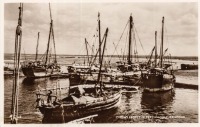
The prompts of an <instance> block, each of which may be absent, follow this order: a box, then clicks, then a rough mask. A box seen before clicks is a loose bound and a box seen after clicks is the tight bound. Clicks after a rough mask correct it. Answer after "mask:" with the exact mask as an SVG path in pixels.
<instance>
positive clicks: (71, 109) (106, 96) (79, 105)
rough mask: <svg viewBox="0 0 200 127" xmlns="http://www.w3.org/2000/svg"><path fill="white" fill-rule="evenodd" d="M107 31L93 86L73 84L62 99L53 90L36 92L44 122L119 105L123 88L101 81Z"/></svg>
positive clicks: (61, 121) (64, 119)
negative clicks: (53, 93)
mask: <svg viewBox="0 0 200 127" xmlns="http://www.w3.org/2000/svg"><path fill="white" fill-rule="evenodd" d="M107 33H108V28H107V29H106V32H105V38H104V39H103V40H105V42H104V47H103V52H102V55H101V63H100V68H99V73H98V79H97V82H96V83H95V84H93V86H92V85H89V86H88V85H84V84H83V85H79V86H72V87H70V88H69V92H68V93H69V95H68V96H66V97H64V98H62V99H60V100H59V99H57V96H54V95H52V91H49V93H48V94H43V93H41V92H38V93H37V94H36V95H37V108H39V110H40V112H41V113H42V114H43V116H44V117H43V123H64V122H69V121H72V120H74V119H79V118H83V117H87V116H89V115H94V114H97V113H99V112H101V111H105V110H109V109H112V108H117V107H118V105H119V104H120V99H121V89H118V88H115V89H114V88H112V87H110V88H108V87H106V86H105V84H104V83H103V82H102V81H101V68H102V61H103V55H104V50H105V45H106V36H107ZM102 42H103V41H102ZM42 96H47V101H44V100H43V98H42Z"/></svg>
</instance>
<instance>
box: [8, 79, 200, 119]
mask: <svg viewBox="0 0 200 127" xmlns="http://www.w3.org/2000/svg"><path fill="white" fill-rule="evenodd" d="M4 81H5V83H4V85H5V87H4V88H5V89H4V95H5V100H4V101H5V102H4V122H5V123H9V122H10V118H9V116H10V109H11V91H12V83H13V78H12V77H5V78H4ZM56 84H60V87H68V86H69V80H68V79H59V80H51V79H49V78H47V79H36V80H34V81H27V80H26V79H25V78H24V77H21V78H20V86H19V91H20V95H19V115H20V116H21V118H20V119H19V123H41V121H42V114H41V113H40V112H39V111H38V110H37V109H36V108H35V106H36V95H35V93H34V91H35V90H37V89H38V88H52V87H55V86H56ZM65 93H67V89H66V90H63V91H62V93H61V94H62V96H64V95H66V94H65ZM105 116H107V117H105ZM95 122H96V123H148V122H159V123H161V122H167V123H168V122H171V123H176V122H181V123H186V122H187V123H188V122H192V123H193V122H194V123H196V122H198V91H197V90H193V89H182V88H181V89H180V88H175V89H174V91H169V92H165V93H156V94H155V93H154V94H144V93H142V92H137V93H123V95H122V98H121V104H120V106H119V107H118V108H117V109H114V110H110V111H107V112H103V113H101V114H99V115H98V117H96V118H95Z"/></svg>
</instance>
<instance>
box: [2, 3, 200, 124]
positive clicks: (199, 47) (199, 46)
mask: <svg viewBox="0 0 200 127" xmlns="http://www.w3.org/2000/svg"><path fill="white" fill-rule="evenodd" d="M19 2H23V3H48V2H51V3H83V2H84V3H91V2H92V3H110V2H112V3H113V2H114V3H117V2H198V0H42V1H41V0H0V25H1V27H0V47H1V49H0V66H1V67H0V74H1V76H0V127H2V126H5V127H7V126H12V125H11V124H4V87H5V86H4V82H3V63H4V62H3V61H4V3H19ZM199 5H200V4H199V2H198V21H199ZM199 35H200V33H199V22H198V40H199ZM198 42H199V41H198ZM198 49H200V45H199V44H198ZM198 54H200V51H199V50H198ZM198 62H199V61H198ZM199 65H200V62H199ZM199 72H200V70H199ZM199 72H198V73H199ZM199 74H200V73H199ZM198 78H199V77H198ZM198 81H200V79H198ZM198 83H199V82H198ZM199 100H200V99H199V91H198V102H200V101H199ZM198 107H199V108H198V115H199V110H200V105H199V103H198ZM198 118H199V120H198V121H199V122H200V117H199V116H198ZM26 125H27V124H18V125H15V126H17V127H19V126H26ZM28 125H29V126H34V127H41V125H42V126H48V127H49V126H51V127H56V126H58V124H28ZM59 126H60V127H66V126H74V127H75V126H81V127H82V126H90V127H97V126H99V127H100V126H110V127H111V126H116V127H121V126H137V127H149V126H151V127H160V126H162V127H168V126H180V127H198V126H200V124H199V123H164V124H163V123H156V124H154V123H132V124H120V123H117V124H86V125H85V124H84V125H83V124H59Z"/></svg>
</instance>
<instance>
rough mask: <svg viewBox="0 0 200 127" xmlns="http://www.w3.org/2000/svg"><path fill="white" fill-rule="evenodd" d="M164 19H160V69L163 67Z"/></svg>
mask: <svg viewBox="0 0 200 127" xmlns="http://www.w3.org/2000/svg"><path fill="white" fill-rule="evenodd" d="M164 19H165V18H164V17H163V18H162V35H161V45H160V68H162V66H163V40H164Z"/></svg>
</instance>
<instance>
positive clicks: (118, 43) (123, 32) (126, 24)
mask: <svg viewBox="0 0 200 127" xmlns="http://www.w3.org/2000/svg"><path fill="white" fill-rule="evenodd" d="M128 23H129V20H128V21H127V23H126V25H125V27H124V30H123V32H122V34H121V36H120V38H119V41H118V42H117V45H116V47H118V45H119V42H120V41H121V39H122V36H123V34H124V31H125V29H126V27H127V25H128ZM114 53H115V50H114V52H113V54H112V56H113V55H114Z"/></svg>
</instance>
